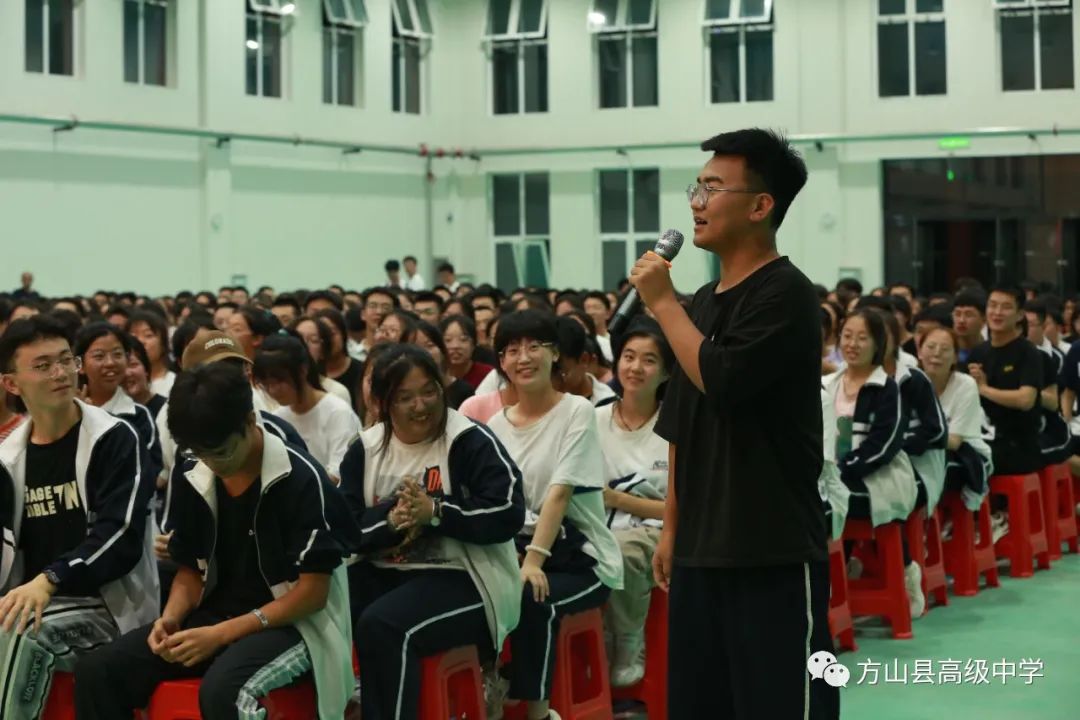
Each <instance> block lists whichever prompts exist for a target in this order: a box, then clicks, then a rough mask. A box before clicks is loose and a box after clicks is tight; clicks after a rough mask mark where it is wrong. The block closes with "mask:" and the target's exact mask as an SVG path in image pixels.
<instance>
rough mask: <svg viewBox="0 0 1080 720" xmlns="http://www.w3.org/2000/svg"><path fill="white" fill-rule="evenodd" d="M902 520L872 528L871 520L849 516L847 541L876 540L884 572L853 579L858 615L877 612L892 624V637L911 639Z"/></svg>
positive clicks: (853, 605) (852, 601)
mask: <svg viewBox="0 0 1080 720" xmlns="http://www.w3.org/2000/svg"><path fill="white" fill-rule="evenodd" d="M900 527H901V525H900V523H898V522H890V523H886V524H884V525H880V526H878V527H873V526H872V525H871V524H870V521H869V520H858V519H850V518H849V519H848V521H847V524H845V526H844V540H873V541H875V543H876V545H877V548H876V552H875V555H876V557H877V559H878V561H879V562H880V568H881V573H880V575H878V576H876V577H868V578H860V579H858V580H850V581H849V582H848V588H849V591H850V594H851V598H850V600H849V605H850V606H851V614H852V615H854V616H855V617H859V616H863V615H877V616H881V617H884V618H885V620H886V621H887V622H888V623H889V625H891V626H892V636H893V637H894V638H896V639H898V640H909V639H911V638H912V637H913V635H912V633H911V605H910V604H909V602H908V596H907V590H905V589H904V548H903V543H902V541H901V539H900Z"/></svg>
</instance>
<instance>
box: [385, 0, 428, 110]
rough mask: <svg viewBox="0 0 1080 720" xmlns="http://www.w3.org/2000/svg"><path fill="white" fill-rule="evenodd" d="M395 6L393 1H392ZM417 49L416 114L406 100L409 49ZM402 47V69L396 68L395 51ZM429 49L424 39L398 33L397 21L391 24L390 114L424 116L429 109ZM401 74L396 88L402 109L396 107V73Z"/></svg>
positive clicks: (400, 55)
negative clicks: (396, 48)
mask: <svg viewBox="0 0 1080 720" xmlns="http://www.w3.org/2000/svg"><path fill="white" fill-rule="evenodd" d="M391 4H393V0H391ZM410 46H411V47H415V48H416V58H417V60H416V103H417V107H416V112H411V111H409V110H407V109H406V108H407V103H406V98H407V96H408V93H407V92H406V91H407V89H408V87H409V83H408V78H407V77H406V76H407V73H406V70H407V68H408V60H407V58H406V52H405V51H406V48H407V47H410ZM395 47H400V49H399V50H398V58H397V61H396V63H397V65H400V68H395V60H394V49H395ZM427 49H428V44H427V41H425V40H424V39H422V38H418V37H413V36H411V35H402V34H400V33H399V32H398V26H397V24H396V21H391V24H390V112H392V113H398V114H401V115H417V116H419V115H423V114H424V110H425V109H426V108H427V104H428V103H427V97H426V95H427V91H426V89H427V73H428V71H427V62H426V60H427ZM396 69H397V70H398V72H399V84H400V85H399V87H398V88H396V90H397V94H398V95H397V96H398V98H399V104H400V107H397V108H395V107H394V90H395V88H394V72H395V70H396Z"/></svg>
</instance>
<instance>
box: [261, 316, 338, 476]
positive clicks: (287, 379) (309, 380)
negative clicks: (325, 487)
mask: <svg viewBox="0 0 1080 720" xmlns="http://www.w3.org/2000/svg"><path fill="white" fill-rule="evenodd" d="M252 376H253V377H254V378H255V382H256V383H258V384H259V385H260V386H261V387H263V388H264V389H265V391H266V392H267V394H269V395H270V397H272V398H274V400H275V401H276V402H277V403H278V404H279V405H280V407H278V409H277V410H275V411H274V414H275V415H276V416H277V417H279V418H281V419H282V420H284V421H285V422H287V423H288V424H289V425H291V426H293V427H294V428H296V431H297V432H298V433H300V437H302V438H303V439H304V443H305V444H306V445H307V448H308V452H310V453H311V455H312V456H313V457H314V458H315V459H316V460H318V461H319V462H320V463H321V464H322V466H323V468H324V469H325V470H326V472H327V473H328V474H329V475H330V479H331V480H333V481H334V482H335V483H337V482H338V480H339V479H340V478H341V460H342V458H344V457H345V451H346V450H348V448H349V443H351V442H352V441H353V440H354V439H355V438H356V436H357V435H359V434H360V419H359V418H358V417H357V416H356V413H354V412H353V409H352V408H351V407H349V404H348V403H346V402H345V401H343V400H341V399H340V398H337V397H334V396H333V395H331V394H330V393H327V392H325V391H323V389H322V388H321V387H320V386H319V373H318V370H317V369H316V368H315V363H314V362H313V361H312V359H311V355H309V354H308V351H307V348H306V347H304V343H303V341H301V340H300V338H298V337H294V336H291V335H274V336H272V337H268V338H267V339H266V340H265V341H264V342H263V344H262V347H260V348H259V352H258V354H257V355H256V356H255V364H254V367H253V369H252Z"/></svg>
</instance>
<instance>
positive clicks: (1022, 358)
mask: <svg viewBox="0 0 1080 720" xmlns="http://www.w3.org/2000/svg"><path fill="white" fill-rule="evenodd" d="M1043 357H1044V356H1043V353H1041V352H1040V351H1039V350H1038V349H1037V348H1036V347H1035V346H1034V345H1032V344H1031V343H1030V342H1028V339H1027V338H1026V337H1024V336H1022V335H1021V336H1020V337H1018V338H1016V339H1015V340H1013V341H1012V342H1009V343H1006V344H1005V345H1002V346H1001V347H994V346H993V345H991V344H990V343H989V342H985V343H983V344H982V345H979V346H978V347H976V348H972V350H971V354H970V355H969V356H968V365H969V366H971V365H976V364H978V365H982V370H983V374H985V375H986V383H987V385H989V386H990V387H992V388H997V389H998V390H1018V389H1019V388H1021V387H1023V386H1025V385H1026V386H1029V387H1033V388H1035V389H1036V390H1041V389H1042V388H1043V387H1044V385H1045V384H1046V381H1047V377H1046V375H1045V373H1046V369H1047V366H1046V364H1045V362H1044V360H1043ZM982 406H983V410H984V411H985V412H986V418H987V420H989V422H990V425H992V426H993V428H994V436H993V440H991V443H992V444H994V445H1008V446H1010V447H1012V448H1014V450H1015V452H1014V453H1012V454H1014V455H1017V456H1018V457H1023V458H1026V459H1027V462H1024V463H1022V464H1024V465H1030V466H1031V467H1033V468H1038V467H1039V465H1040V459H1039V426H1040V422H1039V403H1038V400H1037V399H1036V402H1035V405H1034V407H1032V408H1031V409H1030V410H1014V409H1012V408H1007V407H1005V406H1004V405H998V404H997V403H996V402H993V401H992V400H987V399H986V398H982ZM995 464H996V463H995Z"/></svg>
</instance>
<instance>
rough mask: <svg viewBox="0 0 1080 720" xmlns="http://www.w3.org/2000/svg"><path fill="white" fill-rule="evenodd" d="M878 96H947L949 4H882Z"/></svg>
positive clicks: (901, 0)
mask: <svg viewBox="0 0 1080 720" xmlns="http://www.w3.org/2000/svg"><path fill="white" fill-rule="evenodd" d="M877 36H878V96H879V97H897V96H908V95H944V94H945V85H946V83H945V68H946V62H945V0H878V23H877Z"/></svg>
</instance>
